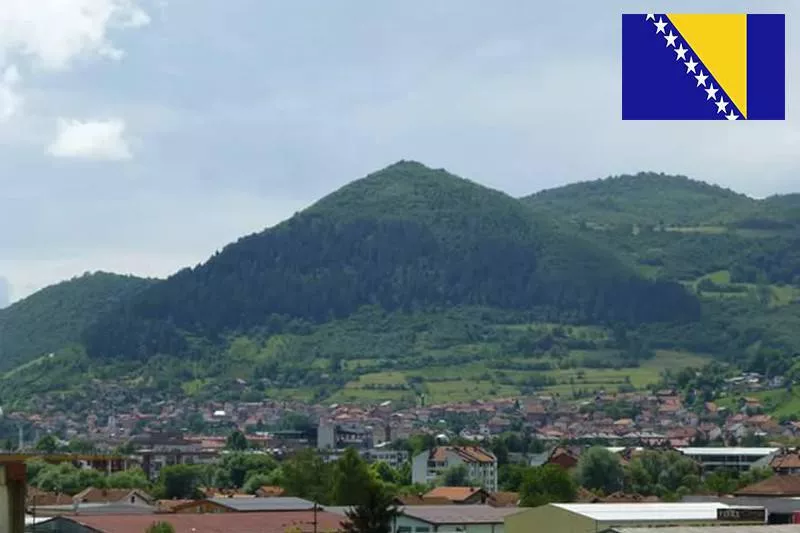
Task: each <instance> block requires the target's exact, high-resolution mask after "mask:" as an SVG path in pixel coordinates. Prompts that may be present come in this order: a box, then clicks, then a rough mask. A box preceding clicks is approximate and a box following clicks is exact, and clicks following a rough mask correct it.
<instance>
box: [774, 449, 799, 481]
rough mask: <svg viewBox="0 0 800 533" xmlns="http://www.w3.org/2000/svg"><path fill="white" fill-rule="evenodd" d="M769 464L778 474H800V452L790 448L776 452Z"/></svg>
mask: <svg viewBox="0 0 800 533" xmlns="http://www.w3.org/2000/svg"><path fill="white" fill-rule="evenodd" d="M769 466H770V468H772V470H774V471H775V473H776V474H779V475H786V474H800V452H798V451H797V450H792V451H785V452H781V453H778V454H777V455H775V456H774V457H773V458H772V460H771V461H770V462H769Z"/></svg>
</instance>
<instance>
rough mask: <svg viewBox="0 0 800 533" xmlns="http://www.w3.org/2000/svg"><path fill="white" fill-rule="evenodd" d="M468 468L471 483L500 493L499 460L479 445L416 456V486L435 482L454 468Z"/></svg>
mask: <svg viewBox="0 0 800 533" xmlns="http://www.w3.org/2000/svg"><path fill="white" fill-rule="evenodd" d="M461 465H463V466H465V467H466V469H467V472H468V473H469V478H470V480H471V481H473V482H475V483H476V484H478V485H479V486H480V487H482V488H483V489H485V490H487V491H489V492H497V457H495V455H494V454H493V453H491V452H489V451H488V450H485V449H483V448H480V447H477V446H438V447H436V448H432V449H430V450H426V451H424V452H422V453H420V454H418V455H417V456H415V457H414V459H413V462H412V465H411V481H412V482H413V483H422V484H426V483H431V482H435V481H436V480H437V478H439V476H441V475H442V474H444V473H445V472H446V471H447V470H449V469H450V468H453V467H456V466H461Z"/></svg>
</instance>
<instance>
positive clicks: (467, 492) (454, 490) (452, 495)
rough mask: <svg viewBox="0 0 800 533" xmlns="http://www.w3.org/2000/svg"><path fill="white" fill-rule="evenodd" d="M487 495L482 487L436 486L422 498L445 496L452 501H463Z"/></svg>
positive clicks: (478, 498)
mask: <svg viewBox="0 0 800 533" xmlns="http://www.w3.org/2000/svg"><path fill="white" fill-rule="evenodd" d="M486 497H488V494H487V493H486V491H484V490H483V489H477V488H475V487H436V488H434V489H433V490H431V491H429V492H428V493H426V494H425V495H424V496H423V498H426V499H427V498H445V499H447V500H450V501H452V502H464V501H467V500H480V499H481V498H486Z"/></svg>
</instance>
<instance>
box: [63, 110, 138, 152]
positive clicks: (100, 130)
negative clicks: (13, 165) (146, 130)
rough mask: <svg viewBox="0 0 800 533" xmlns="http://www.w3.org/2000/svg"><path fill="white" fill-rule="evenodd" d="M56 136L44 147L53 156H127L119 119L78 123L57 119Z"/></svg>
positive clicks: (127, 150) (123, 129) (127, 148)
mask: <svg viewBox="0 0 800 533" xmlns="http://www.w3.org/2000/svg"><path fill="white" fill-rule="evenodd" d="M58 129H59V132H58V137H56V140H55V141H54V142H53V143H52V144H51V145H50V146H49V147H48V149H47V153H49V154H50V155H52V156H54V157H74V158H84V159H106V160H117V159H130V158H131V151H130V148H129V147H128V143H127V141H126V140H125V138H124V136H123V135H124V133H125V122H123V121H122V120H120V119H111V120H105V121H101V120H97V121H88V122H81V121H79V120H65V119H59V124H58Z"/></svg>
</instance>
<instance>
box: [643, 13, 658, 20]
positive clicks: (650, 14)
mask: <svg viewBox="0 0 800 533" xmlns="http://www.w3.org/2000/svg"><path fill="white" fill-rule="evenodd" d="M644 20H656V14H655V13H648V14H647V16H646V17H645V19H644Z"/></svg>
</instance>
